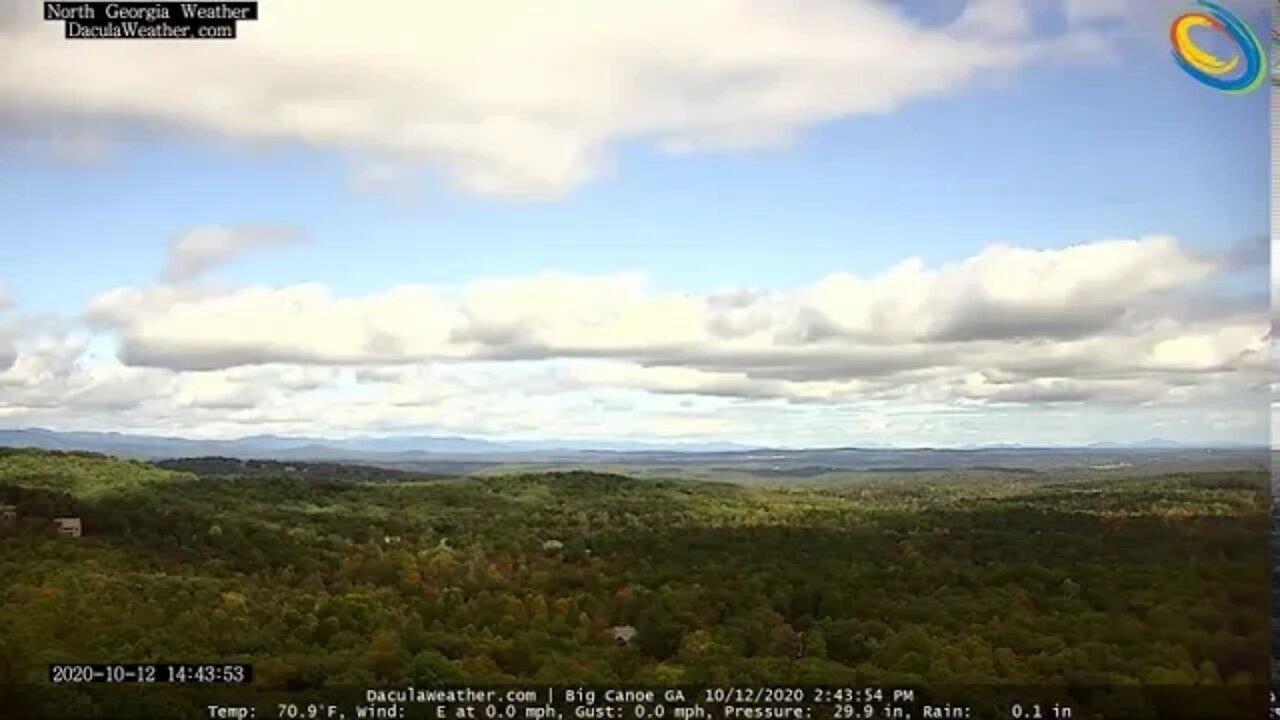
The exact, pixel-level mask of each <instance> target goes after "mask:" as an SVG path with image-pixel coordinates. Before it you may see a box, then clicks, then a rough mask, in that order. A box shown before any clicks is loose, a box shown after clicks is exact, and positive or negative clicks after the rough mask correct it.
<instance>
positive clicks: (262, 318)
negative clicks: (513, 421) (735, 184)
mask: <svg viewBox="0 0 1280 720" xmlns="http://www.w3.org/2000/svg"><path fill="white" fill-rule="evenodd" d="M1221 269H1222V263H1221V262H1220V261H1215V260H1213V259H1208V258H1202V257H1198V256H1196V255H1194V254H1192V253H1189V252H1188V251H1186V250H1185V249H1184V248H1183V247H1182V246H1181V245H1180V244H1179V243H1178V242H1177V241H1176V240H1175V239H1174V238H1170V237H1162V236H1154V237H1147V238H1141V239H1137V240H1108V241H1100V242H1096V243H1091V244H1088V245H1080V246H1076V247H1070V248H1066V249H1061V250H1028V249H1022V248H1012V247H1006V246H996V247H992V248H988V249H987V250H985V251H983V252H981V253H980V254H978V255H975V256H973V257H970V258H968V259H965V260H963V261H960V262H956V263H952V264H949V265H944V266H940V267H934V268H930V267H926V266H925V265H924V263H923V262H922V261H920V260H919V259H910V260H907V261H904V262H902V263H899V264H898V265H896V266H894V267H892V268H889V269H888V270H886V271H885V272H883V273H880V274H878V275H875V276H872V277H866V278H863V277H858V276H855V275H852V274H849V273H834V274H832V275H829V276H827V277H825V278H821V279H819V280H817V281H816V282H815V283H813V284H811V285H809V286H807V287H801V288H796V289H792V290H788V291H772V292H750V291H728V292H723V293H714V294H709V295H690V294H672V293H658V292H653V291H652V290H650V289H649V285H648V281H647V278H646V277H645V276H644V275H642V274H638V273H621V274H615V275H600V276H576V275H567V274H563V273H550V272H549V273H543V274H540V275H535V276H531V277H525V278H506V279H488V280H477V281H475V282H472V283H470V284H468V285H466V286H465V287H464V288H463V289H462V290H461V291H456V292H454V291H446V290H445V289H442V288H435V287H428V286H402V287H397V288H392V289H389V290H387V291H384V292H380V293H376V294H372V295H367V296H363V297H352V298H336V297H333V296H332V294H331V293H330V292H329V290H328V289H327V288H326V287H325V286H323V285H319V284H305V285H294V286H289V287H279V288H277V287H265V286H258V287H249V288H242V289H239V290H234V291H229V292H223V293H213V292H210V291H188V290H183V289H181V288H173V287H158V288H150V289H130V288H125V289H119V290H115V291H112V292H109V293H105V294H102V295H100V296H98V297H97V298H95V299H94V300H93V301H92V302H91V304H90V306H89V308H88V311H87V315H88V317H89V318H90V319H91V320H93V321H94V322H96V323H98V324H100V325H102V326H106V327H110V328H114V329H115V331H116V332H118V334H119V337H120V340H121V356H122V358H123V359H124V360H125V361H126V362H127V363H129V364H132V365H139V366H155V367H168V368H172V369H179V370H212V369H221V368H229V367H236V366H242V365H257V364H265V363H303V364H317V365H389V364H396V363H411V362H418V361H424V360H441V359H443V360H460V359H491V360H516V359H528V360H537V359H546V358H557V357H560V358H603V359H609V358H612V359H625V360H630V361H634V362H638V363H642V364H646V365H660V364H674V365H688V366H696V367H701V368H703V369H708V370H714V371H724V370H727V371H732V370H741V371H746V372H751V373H753V374H754V375H756V376H767V377H775V378H779V379H794V380H805V379H841V378H854V377H874V376H879V375H885V374H892V373H895V372H901V371H905V370H910V369H912V368H915V367H923V366H936V365H939V364H945V363H948V362H951V361H952V359H953V356H955V355H956V354H964V355H967V356H971V357H972V356H977V355H980V356H982V357H984V358H985V357H986V356H987V355H989V354H995V353H996V352H998V351H999V350H1001V349H1003V348H1008V347H1013V346H1015V345H1016V346H1017V347H1019V348H1020V349H1021V352H1024V353H1029V354H1028V355H1026V356H1025V357H1038V358H1044V359H1052V358H1055V357H1062V356H1063V354H1064V353H1067V352H1069V351H1070V349H1071V348H1074V347H1077V346H1079V347H1080V348H1082V350H1081V353H1080V357H1079V358H1078V359H1077V360H1076V361H1078V362H1080V363H1081V364H1082V365H1083V366H1087V365H1088V364H1089V362H1090V361H1089V356H1096V355H1097V354H1098V353H1104V354H1105V353H1106V350H1105V349H1100V348H1097V347H1094V345H1095V344H1096V343H1097V341H1098V338H1100V337H1106V338H1108V340H1107V342H1119V343H1121V344H1122V345H1124V346H1130V345H1132V343H1133V341H1132V340H1126V339H1125V338H1142V339H1145V340H1148V341H1150V342H1157V341H1162V340H1163V339H1167V338H1169V337H1181V335H1180V334H1179V333H1185V332H1187V330H1188V329H1189V328H1190V327H1193V326H1188V325H1185V324H1183V325H1179V324H1176V323H1168V322H1166V323H1165V324H1164V325H1161V324H1160V320H1161V318H1162V315H1161V312H1160V311H1162V310H1165V309H1166V308H1165V305H1164V304H1162V303H1161V302H1159V301H1160V298H1161V295H1162V294H1163V293H1166V292H1169V291H1173V290H1178V289H1187V288H1196V287H1197V286H1198V285H1199V284H1200V283H1201V282H1202V281H1204V280H1206V279H1208V278H1210V277H1211V276H1213V275H1214V274H1215V273H1217V272H1219V271H1221ZM1204 321H1210V322H1221V321H1222V317H1220V316H1211V317H1208V318H1204ZM1113 337H1114V338H1118V339H1115V340H1113V339H1112V338H1113ZM1232 338H1233V340H1235V339H1238V338H1236V337H1235V336H1232ZM1073 341H1079V342H1078V343H1076V344H1073ZM1223 342H1225V340H1223ZM1162 347H1163V346H1162ZM1186 347H1187V348H1189V347H1190V346H1186ZM1188 352H1189V350H1188ZM1170 353H1174V354H1176V353H1175V352H1174V351H1172V350H1166V351H1164V354H1163V355H1161V357H1162V358H1164V359H1163V360H1161V362H1163V363H1165V364H1168V363H1169V362H1173V360H1170V359H1169V357H1170ZM1000 362H1001V363H1002V364H1008V365H1016V364H1017V363H1018V362H1025V359H1019V358H1012V357H1011V358H1005V359H1004V360H1001V361H1000Z"/></svg>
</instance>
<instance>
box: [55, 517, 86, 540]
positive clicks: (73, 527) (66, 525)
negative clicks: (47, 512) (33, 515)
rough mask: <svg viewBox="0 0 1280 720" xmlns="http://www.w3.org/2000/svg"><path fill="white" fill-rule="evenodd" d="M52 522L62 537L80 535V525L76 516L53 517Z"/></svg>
mask: <svg viewBox="0 0 1280 720" xmlns="http://www.w3.org/2000/svg"><path fill="white" fill-rule="evenodd" d="M53 524H54V525H57V526H58V534H59V535H61V536H63V537H73V538H78V537H80V531H81V527H80V518H78V517H60V518H54V519H53Z"/></svg>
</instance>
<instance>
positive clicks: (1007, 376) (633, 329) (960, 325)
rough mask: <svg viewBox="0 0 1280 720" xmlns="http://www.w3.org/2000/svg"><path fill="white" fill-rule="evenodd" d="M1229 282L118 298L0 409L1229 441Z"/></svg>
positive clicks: (999, 276) (984, 280)
mask: <svg viewBox="0 0 1280 720" xmlns="http://www.w3.org/2000/svg"><path fill="white" fill-rule="evenodd" d="M1234 267H1235V266H1234V265H1232V263H1231V261H1230V259H1229V258H1226V257H1222V258H1207V257H1199V256H1197V255H1195V254H1193V253H1191V252H1188V251H1187V250H1186V249H1185V248H1184V247H1183V246H1181V245H1180V244H1179V243H1178V242H1177V241H1176V240H1174V239H1172V238H1167V237H1149V238H1141V239H1137V240H1107V241H1100V242H1096V243H1090V244H1086V245H1080V246H1076V247H1070V248H1064V249H1058V250H1028V249H1024V248H1013V247H1003V246H999V247H992V248H988V249H987V250H985V251H982V252H980V253H978V254H976V255H974V256H972V257H969V258H966V259H963V260H960V261H957V262H954V263H950V264H946V265H940V266H928V265H926V264H925V263H923V262H922V261H920V260H906V261H903V262H901V263H898V264H897V265H894V266H892V267H890V268H888V269H887V270H885V271H884V272H882V273H879V274H874V275H870V276H865V277H863V276H857V275H852V274H848V273H835V274H833V275H831V276H828V277H826V278H818V279H815V281H814V282H813V283H811V284H809V285H806V286H803V287H798V288H793V289H791V290H774V291H769V292H765V291H749V290H733V289H726V290H723V291H719V292H715V293H710V294H704V295H691V294H673V293H665V292H660V291H656V290H655V289H654V288H653V286H652V285H651V284H650V283H649V282H648V279H647V278H646V277H645V276H643V275H641V274H636V273H618V274H613V275H600V276H576V275H568V274H564V273H556V272H545V273H541V274H538V275H533V276H528V277H514V278H490V279H477V280H474V281H472V282H470V283H466V284H464V285H462V286H460V287H457V288H438V287H431V286H402V287H395V288H390V289H387V290H385V291H382V292H378V293H373V294H369V295H363V296H353V297H340V296H335V295H334V293H333V292H331V291H330V290H329V289H328V288H327V287H325V286H324V285H320V284H307V285H295V286H288V287H268V286H254V287H246V288H240V289H221V290H219V289H212V288H202V287H195V286H191V285H177V286H170V285H159V286H155V287H141V288H120V289H117V290H113V291H110V292H107V293H103V294H102V295H100V296H98V297H97V298H95V299H94V300H93V301H92V302H91V303H90V306H89V307H88V309H87V316H88V318H89V319H90V320H91V321H92V327H93V328H95V329H96V331H97V332H98V333H99V335H98V336H97V339H96V340H94V344H95V345H96V346H98V347H99V349H101V344H102V340H103V338H110V339H111V340H112V341H113V343H114V346H115V349H116V350H117V354H118V357H119V360H117V359H115V358H111V359H108V360H101V359H95V355H94V354H93V353H90V352H88V350H89V349H90V342H89V338H88V337H87V336H85V335H83V334H75V333H72V334H66V333H61V332H55V331H52V330H50V331H48V332H45V333H43V334H42V333H40V332H34V330H36V329H38V328H28V330H31V331H32V332H28V333H26V334H25V335H22V336H20V337H19V342H18V343H17V354H16V361H15V362H14V363H13V364H12V367H11V368H9V369H8V370H7V371H0V388H3V389H2V390H0V416H2V417H3V418H4V419H5V422H6V423H25V424H53V425H56V426H58V427H61V428H69V427H86V428H92V427H99V428H100V427H104V426H110V427H116V428H125V429H134V430H143V431H147V430H150V431H160V432H171V433H172V432H179V431H180V432H182V433H186V434H203V435H215V436H216V435H237V434H240V435H243V434H255V433H259V432H275V433H289V434H347V433H358V432H404V431H414V430H415V429H416V430H420V431H426V432H448V433H458V434H469V435H495V436H503V437H512V436H515V437H562V438H563V437H601V438H621V437H632V438H637V437H640V438H651V439H654V438H663V437H688V438H704V439H732V440H738V441H744V442H763V443H789V444H840V443H848V442H866V441H874V442H889V443H919V444H929V443H941V444H946V443H947V442H951V441H954V442H982V441H1008V440H1010V439H1016V440H1022V441H1039V442H1071V441H1079V442H1089V441H1093V440H1098V439H1105V438H1107V437H1108V435H1111V437H1112V439H1114V438H1115V437H1116V433H1117V432H1129V433H1134V432H1139V434H1140V435H1143V436H1144V437H1145V435H1148V434H1151V433H1150V432H1149V430H1150V429H1151V428H1154V427H1156V425H1155V423H1160V424H1161V425H1160V427H1166V426H1167V428H1169V431H1170V433H1174V432H1178V433H1182V437H1184V438H1185V439H1191V440H1198V439H1205V438H1210V439H1219V440H1230V439H1239V436H1240V435H1241V433H1244V435H1246V436H1248V435H1249V434H1250V433H1253V434H1257V433H1263V434H1265V428H1266V421H1267V411H1266V404H1265V402H1264V401H1263V400H1262V398H1264V397H1266V391H1267V390H1268V389H1269V383H1270V381H1271V372H1270V358H1269V356H1268V351H1269V348H1268V343H1267V341H1266V339H1265V335H1266V331H1267V316H1266V311H1265V308H1264V307H1263V306H1261V305H1258V306H1257V307H1252V306H1247V305H1241V304H1240V303H1239V302H1237V301H1235V300H1231V299H1227V298H1222V297H1219V296H1217V295H1215V294H1213V288H1214V287H1217V286H1218V285H1220V283H1219V282H1218V280H1220V279H1221V275H1222V273H1227V272H1233V271H1234V270H1233V268H1234ZM1255 304H1256V303H1255ZM99 355H101V353H99ZM107 355H111V353H109V352H108V353H107ZM1250 413H1252V415H1250ZM1250 417H1252V418H1253V421H1252V422H1253V424H1251V425H1250V424H1249V422H1250V421H1249V418H1250ZM1242 424H1243V425H1245V426H1247V427H1246V428H1245V429H1244V430H1241V429H1240V427H1241V426H1242ZM1130 439H1142V437H1132V438H1130ZM1259 439H1260V438H1259Z"/></svg>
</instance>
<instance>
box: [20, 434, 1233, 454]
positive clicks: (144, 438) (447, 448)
mask: <svg viewBox="0 0 1280 720" xmlns="http://www.w3.org/2000/svg"><path fill="white" fill-rule="evenodd" d="M0 447H34V448H42V449H45V450H84V451H90V452H100V453H105V454H109V455H118V456H122V457H132V458H139V459H149V460H156V459H166V458H185V457H208V456H222V457H232V458H241V459H275V460H298V461H302V460H310V461H341V460H353V461H354V460H365V461H379V462H383V461H387V462H412V461H415V460H425V459H440V458H453V459H459V460H466V461H474V460H490V461H498V462H521V461H527V460H533V459H547V458H558V459H574V458H578V459H593V460H608V459H609V458H611V457H612V458H615V459H621V458H622V457H625V456H633V457H634V456H640V455H644V456H650V457H658V456H665V457H667V458H668V459H672V460H678V459H679V458H681V457H690V458H691V457H694V456H701V457H704V458H710V459H713V458H714V457H715V456H723V455H740V456H741V457H742V459H756V460H761V459H765V458H766V457H775V456H774V455H768V456H765V455H763V453H780V455H776V457H779V458H781V457H783V456H792V455H795V454H806V455H811V454H813V453H823V454H833V455H836V456H840V457H847V456H849V455H850V454H851V453H852V454H854V455H859V456H861V455H877V456H878V455H882V454H885V453H890V454H895V453H900V452H912V453H914V454H919V453H927V452H939V453H946V454H955V453H968V452H984V453H988V454H989V453H993V452H1010V453H1018V454H1022V453H1028V452H1031V453H1035V452H1052V453H1061V452H1072V453H1079V452H1088V451H1104V450H1105V451H1129V452H1136V451H1144V450H1149V451H1156V450H1194V449H1196V447H1197V446H1191V445H1185V444H1179V443H1176V442H1173V441H1170V440H1160V439H1152V440H1146V441H1143V442H1139V443H1130V444H1122V443H1095V444H1092V445H1089V446H1086V447H1074V448H1070V447H1061V446H1059V447H1044V446H1041V447H1036V446H1031V445H1018V444H1000V445H982V446H978V445H971V446H964V447H959V448H936V449H930V448H914V449H910V448H892V447H884V446H874V445H866V446H862V447H848V448H814V449H812V450H785V449H770V448H761V447H752V446H748V445H740V444H737V443H667V444H663V443H644V442H616V441H600V442H593V441H570V440H564V441H515V442H498V441H492V440H480V439H474V438H464V437H449V436H434V435H396V436H389V437H375V436H364V437H351V438H341V439H332V438H316V437H281V436H277V435H253V436H249V437H242V438H236V439H231V440H195V439H191V438H182V437H162V436H152V435H134V434H128V433H114V432H59V431H55V430H47V429H43V428H23V429H13V430H2V429H0ZM1214 447H1217V448H1223V449H1235V448H1251V447H1255V446H1250V445H1243V444H1240V445H1228V444H1220V445H1216V446H1214Z"/></svg>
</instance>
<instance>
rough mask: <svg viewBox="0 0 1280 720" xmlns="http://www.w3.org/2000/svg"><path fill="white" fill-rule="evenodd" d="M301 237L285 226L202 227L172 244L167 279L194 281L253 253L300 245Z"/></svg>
mask: <svg viewBox="0 0 1280 720" xmlns="http://www.w3.org/2000/svg"><path fill="white" fill-rule="evenodd" d="M300 239H301V238H300V236H299V234H298V233H297V232H296V231H294V230H292V229H290V228H282V227H266V226H258V227H234V228H233V227H200V228H195V229H192V230H188V231H187V232H184V233H182V234H181V235H179V236H177V237H175V238H174V239H173V240H172V241H170V243H169V258H168V261H167V263H166V265H165V277H166V278H168V279H169V280H175V281H183V280H191V279H192V278H195V277H197V276H199V275H202V274H204V273H206V272H208V271H209V270H212V269H214V268H217V267H219V266H221V265H225V264H226V263H228V262H230V261H231V260H233V259H235V258H236V257H239V256H241V255H244V254H245V253H248V252H251V251H253V250H258V249H262V248H268V247H279V246H284V245H292V244H296V243H298V242H299V241H300Z"/></svg>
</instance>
